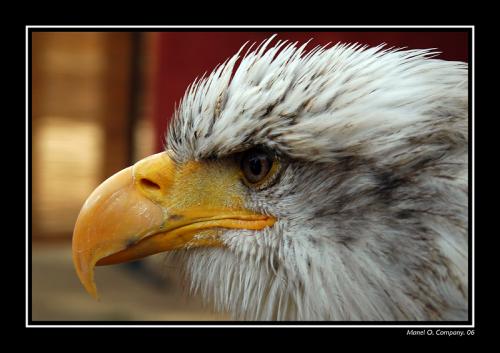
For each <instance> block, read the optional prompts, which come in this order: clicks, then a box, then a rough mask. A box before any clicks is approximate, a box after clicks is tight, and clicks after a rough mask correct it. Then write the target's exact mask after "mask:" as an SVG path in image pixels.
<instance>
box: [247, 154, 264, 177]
mask: <svg viewBox="0 0 500 353" xmlns="http://www.w3.org/2000/svg"><path fill="white" fill-rule="evenodd" d="M262 163H263V161H262V160H261V159H260V158H258V157H253V158H252V159H250V160H249V161H248V164H249V168H250V171H251V172H252V174H253V175H256V176H258V175H260V173H261V171H262Z"/></svg>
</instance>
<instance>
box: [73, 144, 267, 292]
mask: <svg viewBox="0 0 500 353" xmlns="http://www.w3.org/2000/svg"><path fill="white" fill-rule="evenodd" d="M240 178H241V175H240V172H239V171H238V170H237V169H236V168H235V167H231V166H229V167H228V166H227V165H224V164H223V163H218V162H188V163H185V164H182V165H176V164H175V162H173V161H172V159H170V158H169V157H168V155H167V153H159V154H156V155H153V156H150V157H148V158H145V159H143V160H141V161H139V162H137V163H136V164H135V165H133V166H132V167H129V168H126V169H124V170H122V171H121V172H118V173H117V174H115V175H113V176H112V177H110V178H109V179H108V180H106V181H105V182H103V183H102V184H101V185H100V186H99V187H98V188H97V189H96V190H94V192H93V193H92V194H91V195H90V196H89V198H88V199H87V201H86V202H85V204H84V205H83V208H82V210H81V211H80V214H79V216H78V219H77V221H76V225H75V230H74V233H73V262H74V265H75V267H76V272H77V273H78V277H79V278H80V281H81V282H82V284H83V286H84V287H85V289H86V290H87V291H88V292H89V293H90V294H91V295H92V296H93V297H94V298H97V290H96V286H95V282H94V266H96V265H109V264H116V263H120V262H126V261H131V260H135V259H139V258H142V257H145V256H148V255H152V254H156V253H159V252H163V251H167V250H173V249H181V248H190V247H200V246H223V243H222V241H221V240H220V238H219V236H218V234H219V232H218V229H220V228H241V229H255V230H258V229H263V228H265V227H267V226H270V225H272V224H273V223H274V222H275V219H274V218H273V217H270V216H267V215H262V214H257V213H255V212H252V211H249V210H247V209H245V208H244V206H243V196H242V195H243V192H244V190H243V185H242V183H241V180H240Z"/></svg>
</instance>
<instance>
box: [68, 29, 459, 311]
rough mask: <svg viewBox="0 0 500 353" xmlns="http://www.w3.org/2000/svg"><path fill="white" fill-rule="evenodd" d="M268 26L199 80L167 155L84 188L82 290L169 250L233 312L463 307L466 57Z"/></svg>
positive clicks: (178, 117)
mask: <svg viewBox="0 0 500 353" xmlns="http://www.w3.org/2000/svg"><path fill="white" fill-rule="evenodd" d="M272 39H273V38H270V39H268V40H266V41H265V42H263V43H262V44H261V45H260V46H259V47H257V48H256V49H255V50H251V48H250V49H248V50H247V52H246V54H245V55H244V56H243V57H242V58H241V56H240V54H241V53H242V50H240V52H238V53H237V54H236V55H235V56H233V57H232V58H230V59H228V60H227V61H226V62H225V63H224V64H222V65H220V66H218V67H217V68H216V69H215V70H214V71H213V72H212V73H211V74H210V75H209V76H208V77H202V78H201V79H199V80H195V82H194V83H193V84H192V85H191V86H190V87H189V88H188V89H187V91H186V94H185V96H184V98H183V100H182V102H181V103H180V105H179V107H178V109H177V110H176V112H175V115H174V118H173V120H172V123H171V125H170V127H169V129H168V132H167V135H166V147H165V151H164V152H162V153H159V154H156V155H153V156H151V157H148V158H146V159H144V160H141V161H139V162H137V163H136V164H135V165H133V166H132V167H129V168H127V169H125V170H123V171H121V172H119V173H117V174H116V175H114V176H112V177H111V178H110V179H108V180H107V181H105V182H104V183H103V184H101V186H99V187H98V188H97V189H96V190H95V191H94V192H93V193H92V194H91V195H90V197H89V198H88V200H87V201H86V203H85V204H84V206H83V208H82V211H81V213H80V215H79V218H78V220H77V223H76V226H75V232H74V237H73V260H74V264H75V267H76V269H77V273H78V276H79V277H80V280H81V281H82V283H83V284H84V286H85V288H86V289H87V290H88V291H89V292H90V293H91V294H92V295H94V296H95V295H96V288H95V284H94V280H93V269H94V266H95V265H105V264H113V263H118V262H124V261H129V260H133V259H137V258H141V257H144V256H148V255H151V254H155V253H159V252H166V253H167V254H168V255H167V257H168V261H169V262H170V263H171V264H172V265H173V266H174V267H173V268H176V269H179V270H181V269H182V271H183V272H184V273H185V274H186V276H187V280H188V281H189V284H190V285H189V288H191V290H192V291H193V292H199V293H201V295H202V296H203V297H204V298H206V299H207V300H209V301H210V302H211V303H213V305H214V306H215V307H216V309H218V310H227V311H229V312H231V313H233V315H234V317H235V318H237V319H249V320H465V319H466V318H467V314H468V311H467V295H468V294H467V293H468V281H467V278H468V277H467V254H468V248H467V247H468V243H467V224H468V218H467V214H468V209H467V207H468V206H467V201H468V176H467V169H468V168H467V149H468V137H467V127H468V115H467V114H468V113H467V111H468V98H467V97H468V94H467V93H468V92H467V89H468V72H467V64H465V63H461V62H451V61H443V60H438V59H436V58H435V55H436V53H435V52H432V51H431V50H397V49H384V47H383V46H378V47H362V46H360V45H357V44H354V45H346V44H337V45H334V46H332V47H329V48H328V47H316V48H314V49H312V50H310V51H306V49H305V47H306V44H307V43H306V44H304V45H302V46H300V47H298V46H297V43H288V44H287V42H283V41H278V42H277V43H276V44H274V45H273V46H271V45H270V43H271V42H272ZM242 49H243V48H242ZM240 59H241V60H240ZM237 62H238V65H236V64H237Z"/></svg>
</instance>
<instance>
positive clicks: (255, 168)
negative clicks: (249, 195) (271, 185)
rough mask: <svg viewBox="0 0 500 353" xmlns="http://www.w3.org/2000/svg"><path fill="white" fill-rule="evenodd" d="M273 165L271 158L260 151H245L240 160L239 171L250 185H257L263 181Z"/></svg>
mask: <svg viewBox="0 0 500 353" xmlns="http://www.w3.org/2000/svg"><path fill="white" fill-rule="evenodd" d="M272 165H273V160H272V158H271V157H270V156H269V155H268V154H267V153H266V152H265V151H262V150H260V149H252V150H249V151H247V152H246V153H245V154H244V155H243V158H242V160H241V169H242V171H243V174H244V175H245V178H246V179H247V181H249V182H250V183H257V182H259V181H261V180H262V179H264V178H265V177H266V176H267V174H268V173H269V171H270V170H271V167H272Z"/></svg>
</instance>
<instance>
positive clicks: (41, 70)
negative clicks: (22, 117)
mask: <svg viewBox="0 0 500 353" xmlns="http://www.w3.org/2000/svg"><path fill="white" fill-rule="evenodd" d="M274 33H278V37H277V39H286V40H290V41H299V42H305V41H307V40H309V39H311V38H313V40H312V41H311V43H310V44H309V49H311V48H313V47H314V46H316V45H325V44H327V43H329V42H332V43H336V42H338V41H342V42H359V43H364V44H369V45H378V44H381V43H387V45H388V46H389V47H390V46H396V47H408V48H436V49H437V50H439V51H441V52H442V54H440V56H439V57H440V58H442V59H445V60H460V61H468V46H467V45H468V34H467V32H465V31H462V32H460V31H455V32H366V31H364V32H155V33H153V32H149V33H146V32H41V31H40V32H32V33H31V45H32V46H31V58H32V76H31V79H32V81H31V82H32V121H31V122H32V136H31V138H32V151H31V153H32V155H31V163H32V164H31V167H32V169H31V173H32V195H31V196H32V204H31V217H32V234H31V239H32V244H31V245H32V259H31V260H32V268H31V271H32V283H31V284H32V286H31V290H32V320H34V321H37V320H65V321H66V320H75V321H81V320H166V321H168V320H176V321H179V320H190V321H194V320H228V319H229V316H228V315H227V314H225V313H214V312H212V311H211V310H210V308H209V307H204V306H203V305H202V302H201V299H200V298H198V297H187V296H185V295H184V291H183V283H182V281H181V279H180V278H179V276H178V274H177V273H176V271H175V270H174V269H170V270H169V269H168V268H166V267H165V266H162V255H161V254H160V255H156V256H153V257H151V258H148V259H146V260H142V261H137V262H134V263H131V264H127V265H115V266H103V267H99V268H97V269H96V281H97V285H98V288H99V290H100V293H101V300H100V301H99V302H96V301H94V300H93V299H92V298H91V297H90V296H89V295H87V293H86V292H85V290H84V289H83V287H82V286H81V285H80V283H79V281H78V279H77V277H76V273H75V271H74V269H73V264H72V262H71V235H72V231H73V226H74V224H75V221H76V218H77V216H78V212H79V210H80V208H81V206H82V205H83V202H84V201H85V199H86V198H87V197H88V196H89V194H90V193H91V192H92V190H93V189H94V188H95V187H97V186H98V185H99V184H100V183H101V182H102V181H103V180H105V179H106V178H107V177H109V176H111V175H112V174H114V173H116V172H117V171H119V170H121V169H123V168H125V167H127V166H129V165H131V164H133V163H135V162H136V161H138V160H139V159H142V158H144V157H145V156H148V155H150V154H153V153H156V152H160V151H161V150H162V149H163V142H164V140H163V138H164V134H165V131H166V129H167V127H168V122H169V119H170V117H171V116H172V114H173V111H174V104H175V103H179V101H180V99H181V98H182V96H183V94H184V91H185V89H186V88H187V86H188V85H189V84H190V83H191V82H192V81H193V80H194V79H195V78H196V77H198V76H201V75H203V73H204V72H206V71H207V72H210V71H211V70H212V69H213V68H214V67H215V66H216V65H217V64H219V63H222V62H224V61H225V60H226V59H227V58H228V57H230V56H232V55H233V54H234V53H236V52H237V51H238V49H239V48H240V47H241V46H242V45H243V43H245V42H247V41H250V42H254V41H255V42H258V43H259V42H261V41H263V40H264V39H266V38H268V37H270V36H271V35H272V34H274Z"/></svg>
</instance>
